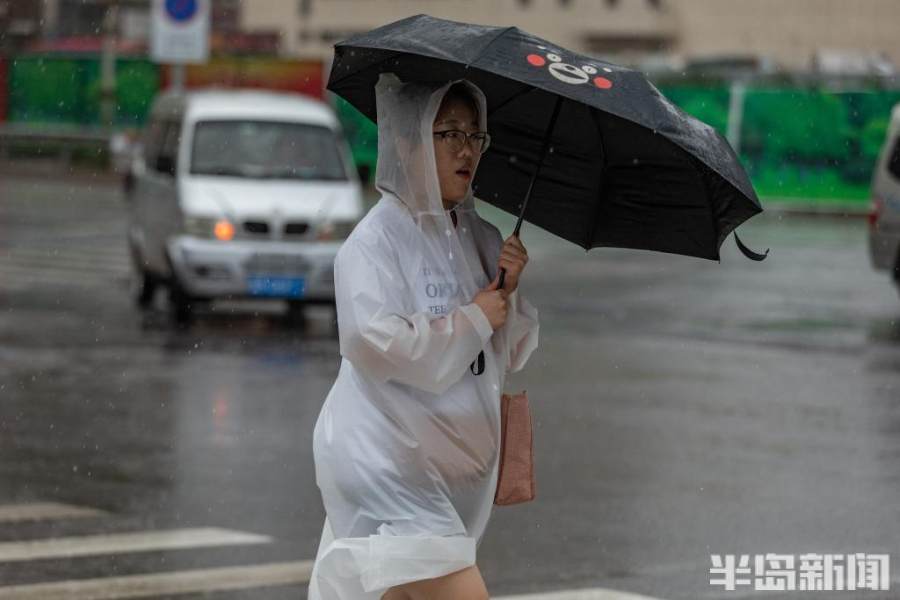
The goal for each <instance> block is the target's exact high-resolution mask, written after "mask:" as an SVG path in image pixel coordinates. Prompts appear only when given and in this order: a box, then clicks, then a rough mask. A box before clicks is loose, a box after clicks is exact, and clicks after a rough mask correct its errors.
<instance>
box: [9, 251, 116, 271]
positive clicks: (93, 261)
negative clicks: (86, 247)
mask: <svg viewBox="0 0 900 600" xmlns="http://www.w3.org/2000/svg"><path fill="white" fill-rule="evenodd" d="M3 260H5V261H8V262H13V263H19V264H30V265H38V266H40V265H60V264H77V265H82V266H91V265H98V264H100V265H108V266H114V267H118V266H121V267H126V268H127V267H128V266H129V265H130V264H131V259H130V258H129V257H128V255H127V254H121V255H120V254H119V253H102V254H101V253H96V254H95V253H89V252H80V251H74V250H70V249H68V250H64V251H62V252H55V253H54V252H41V251H34V250H31V251H26V252H22V251H21V250H12V251H10V252H8V253H7V254H6V255H5V256H3Z"/></svg>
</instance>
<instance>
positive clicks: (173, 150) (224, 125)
mask: <svg viewBox="0 0 900 600" xmlns="http://www.w3.org/2000/svg"><path fill="white" fill-rule="evenodd" d="M141 146H142V149H141V152H140V153H139V154H138V155H137V157H136V159H135V161H134V165H133V167H132V172H131V173H130V183H129V185H128V187H127V189H128V191H127V197H128V200H129V204H130V209H131V210H130V220H129V228H128V242H129V247H130V250H131V256H132V262H133V265H134V269H135V275H136V279H137V283H138V285H137V290H136V292H135V296H136V301H137V302H138V304H139V305H140V306H142V307H146V306H148V305H149V304H150V303H152V301H153V296H154V292H155V289H156V288H157V287H158V286H160V285H163V286H166V287H168V289H169V300H170V305H171V308H172V309H173V310H172V312H173V315H174V316H175V317H176V318H177V319H178V320H179V321H182V322H183V321H186V320H188V319H189V318H190V316H191V313H192V309H193V308H194V307H195V306H196V305H197V304H200V303H204V302H208V301H212V300H215V299H221V298H228V299H236V298H266V299H271V300H278V301H287V303H288V308H289V309H290V310H291V311H292V312H293V313H299V314H300V315H302V310H303V306H304V305H305V304H307V303H331V304H333V302H334V277H333V273H334V270H333V269H334V257H335V254H336V253H337V250H338V248H339V247H340V245H341V242H342V240H343V239H345V238H346V237H347V236H348V235H349V234H350V232H351V231H352V229H353V227H354V226H355V225H356V223H357V222H358V221H359V219H360V218H361V217H362V215H363V213H364V207H363V197H362V186H361V182H360V180H359V177H358V174H357V170H356V168H355V167H354V165H353V160H352V157H351V154H350V149H349V147H348V145H347V143H346V141H345V138H344V136H343V134H342V131H341V128H340V125H339V122H338V120H337V117H336V116H335V114H334V111H333V110H332V109H331V108H330V107H329V106H328V105H327V104H326V103H324V102H321V101H319V100H316V99H314V98H310V97H306V96H301V95H298V94H289V93H280V92H263V91H250V90H215V91H214V90H208V91H189V92H166V93H163V94H161V95H160V96H158V97H157V98H156V100H155V102H154V104H153V106H152V108H151V112H150V115H149V119H148V122H147V125H146V128H145V131H144V136H143V141H142V144H141Z"/></svg>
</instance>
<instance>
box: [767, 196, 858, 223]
mask: <svg viewBox="0 0 900 600" xmlns="http://www.w3.org/2000/svg"><path fill="white" fill-rule="evenodd" d="M761 203H762V207H763V210H764V211H769V212H773V213H778V214H781V215H788V216H798V217H833V218H855V219H865V218H866V217H867V216H868V215H869V205H868V202H866V203H862V202H859V203H853V204H847V203H840V202H834V203H832V202H816V201H797V202H766V201H765V200H763V201H762V202H761Z"/></svg>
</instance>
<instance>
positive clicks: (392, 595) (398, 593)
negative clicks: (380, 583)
mask: <svg viewBox="0 0 900 600" xmlns="http://www.w3.org/2000/svg"><path fill="white" fill-rule="evenodd" d="M381 600H409V594H407V593H406V592H404V591H403V590H402V589H401V588H400V587H397V586H395V587H392V588H391V589H389V590H388V591H386V592H385V593H384V595H383V596H382V597H381Z"/></svg>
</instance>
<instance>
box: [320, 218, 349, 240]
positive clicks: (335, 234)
mask: <svg viewBox="0 0 900 600" xmlns="http://www.w3.org/2000/svg"><path fill="white" fill-rule="evenodd" d="M354 227H356V221H329V222H327V223H322V224H321V225H319V226H318V227H317V228H316V239H317V240H344V239H347V237H348V236H349V235H350V232H352V231H353V228H354Z"/></svg>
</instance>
